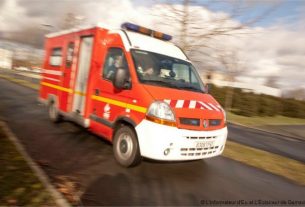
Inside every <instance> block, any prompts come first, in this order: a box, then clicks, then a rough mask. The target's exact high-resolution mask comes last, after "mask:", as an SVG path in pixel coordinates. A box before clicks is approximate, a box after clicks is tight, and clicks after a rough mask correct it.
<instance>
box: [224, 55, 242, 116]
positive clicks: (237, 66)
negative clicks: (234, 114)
mask: <svg viewBox="0 0 305 207" xmlns="http://www.w3.org/2000/svg"><path fill="white" fill-rule="evenodd" d="M218 60H219V62H220V63H221V64H222V66H223V68H224V70H225V72H226V74H227V77H226V81H227V82H229V83H231V84H232V85H230V86H228V87H227V91H226V97H225V106H224V107H225V110H226V111H230V110H231V107H232V103H233V95H234V82H235V81H236V76H238V75H241V74H242V73H243V70H244V68H245V67H246V66H245V64H244V62H243V61H242V58H241V57H240V54H239V53H238V52H237V50H236V49H235V50H230V51H229V50H227V51H226V52H224V53H220V54H219V56H218Z"/></svg>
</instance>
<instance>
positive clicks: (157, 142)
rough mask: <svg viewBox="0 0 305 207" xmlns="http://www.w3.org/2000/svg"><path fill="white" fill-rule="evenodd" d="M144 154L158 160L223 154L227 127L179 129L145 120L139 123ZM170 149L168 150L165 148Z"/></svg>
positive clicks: (193, 158) (140, 142)
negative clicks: (208, 129) (201, 129)
mask: <svg viewBox="0 0 305 207" xmlns="http://www.w3.org/2000/svg"><path fill="white" fill-rule="evenodd" d="M136 132H137V135H138V141H139V145H140V151H141V155H142V156H143V157H147V158H151V159H155V160H167V161H171V160H197V159H203V158H209V157H214V156H217V155H220V154H221V153H222V152H223V150H224V146H225V142H226V140H227V134H228V131H227V127H225V128H223V129H219V130H213V131H195V130H186V129H178V128H176V127H171V126H165V125H160V124H157V123H154V122H151V121H148V120H143V121H142V122H141V123H140V124H139V125H137V126H136ZM166 149H169V151H170V152H169V154H168V155H165V154H164V151H165V150H166Z"/></svg>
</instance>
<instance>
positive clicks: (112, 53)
mask: <svg viewBox="0 0 305 207" xmlns="http://www.w3.org/2000/svg"><path fill="white" fill-rule="evenodd" d="M118 68H124V69H126V70H127V69H128V67H127V61H126V57H125V54H124V51H123V50H122V49H121V48H109V49H108V52H107V55H106V59H105V62H104V65H103V78H104V79H107V80H110V81H112V80H113V78H114V74H115V71H116V70H117V69H118Z"/></svg>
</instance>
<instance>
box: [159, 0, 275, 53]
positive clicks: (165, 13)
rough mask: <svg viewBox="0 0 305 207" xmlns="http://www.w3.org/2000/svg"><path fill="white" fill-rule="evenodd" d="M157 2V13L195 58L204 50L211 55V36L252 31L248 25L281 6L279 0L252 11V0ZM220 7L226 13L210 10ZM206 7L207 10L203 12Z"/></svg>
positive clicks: (182, 45) (181, 44) (212, 47)
mask: <svg viewBox="0 0 305 207" xmlns="http://www.w3.org/2000/svg"><path fill="white" fill-rule="evenodd" d="M156 2H158V3H159V4H160V5H161V6H160V9H159V10H158V12H157V14H155V15H158V16H162V24H167V25H169V26H170V27H171V28H173V29H174V30H175V31H178V34H175V36H176V37H177V38H176V43H177V44H178V45H179V46H180V47H181V48H182V49H183V50H184V51H185V52H186V53H187V54H188V55H189V56H192V57H194V56H196V55H198V54H202V53H203V54H204V55H209V54H210V50H209V49H215V48H214V46H213V43H212V42H211V41H210V40H211V39H215V38H218V37H220V36H233V35H234V36H236V35H241V34H247V33H249V31H248V30H247V28H248V27H249V26H251V25H254V24H255V23H257V22H259V21H260V20H262V19H264V18H266V17H267V16H268V14H270V13H271V12H272V11H274V10H275V9H276V7H277V6H278V5H279V3H278V2H276V1H273V2H271V1H268V4H269V6H267V7H265V9H264V10H262V11H260V12H257V11H256V12H255V14H253V12H251V11H252V10H253V7H255V4H254V3H253V1H250V2H247V1H240V0H230V1H229V0H227V1H205V3H200V1H196V0H181V1H174V2H173V1H170V0H156ZM220 7H221V8H225V10H226V13H221V12H218V13H217V12H210V11H213V10H217V8H218V9H219V8H220ZM204 10H205V11H206V12H205V13H204V14H203V13H202V12H203V11H204ZM251 14H253V15H251ZM234 19H238V20H239V21H234ZM160 24H161V22H160ZM202 48H207V49H208V50H203V49H202ZM207 51H208V52H207ZM218 52H219V51H218Z"/></svg>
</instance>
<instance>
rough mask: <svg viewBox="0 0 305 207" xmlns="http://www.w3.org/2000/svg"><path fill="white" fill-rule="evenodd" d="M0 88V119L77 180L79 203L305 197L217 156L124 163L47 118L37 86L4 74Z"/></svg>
mask: <svg viewBox="0 0 305 207" xmlns="http://www.w3.org/2000/svg"><path fill="white" fill-rule="evenodd" d="M0 89H1V90H0V116H1V119H4V120H5V121H6V122H7V123H8V125H9V127H10V128H11V129H12V131H13V132H14V133H15V134H16V136H17V137H18V138H19V139H20V141H21V142H22V143H23V145H24V146H25V148H26V150H27V151H28V153H29V154H30V155H31V156H32V158H33V159H34V160H35V161H36V162H37V163H38V164H40V166H41V167H42V168H43V170H45V172H46V173H47V174H48V176H49V177H50V178H51V180H52V182H54V183H56V182H58V177H61V178H62V177H63V176H64V177H66V178H69V179H71V180H73V181H75V182H76V183H77V184H78V185H77V189H78V190H79V192H80V193H79V194H80V199H79V203H78V204H79V205H86V206H87V205H192V206H193V205H200V204H201V202H210V201H213V200H216V201H226V200H230V201H232V202H234V201H238V200H245V201H248V202H250V201H251V200H255V201H256V202H259V200H262V201H270V200H275V201H282V200H284V201H287V200H304V198H305V187H302V186H299V185H297V184H295V183H292V182H290V181H289V180H286V179H284V178H282V177H279V176H275V175H273V174H270V173H267V172H265V171H262V170H259V169H256V168H253V167H250V166H247V165H244V164H242V163H239V162H236V161H233V160H230V159H228V158H224V157H222V156H220V157H217V158H211V159H207V160H205V161H202V160H200V161H192V162H175V163H164V162H163V163H160V162H152V161H148V160H144V161H143V162H142V164H141V165H139V166H137V167H134V168H130V169H125V168H123V167H120V166H119V165H118V164H117V163H116V162H115V160H114V157H113V154H112V146H111V144H109V143H108V142H105V141H103V140H102V139H101V138H99V137H97V136H95V135H93V134H91V133H90V132H88V131H86V130H85V129H83V128H81V127H79V126H77V125H75V124H73V123H70V122H63V123H60V124H53V123H51V122H50V121H49V119H48V117H47V111H46V108H45V107H44V106H42V105H39V104H38V103H37V101H36V99H37V92H36V91H34V90H32V89H28V88H25V87H23V86H20V85H17V84H14V83H11V82H9V81H7V80H3V79H0ZM234 133H237V132H236V131H235V132H234ZM237 134H238V133H237ZM233 135H234V134H233V133H230V136H233ZM248 135H249V136H247V138H248V139H255V138H256V137H251V136H252V135H253V134H251V133H249V134H248ZM279 144H280V143H279Z"/></svg>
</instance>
